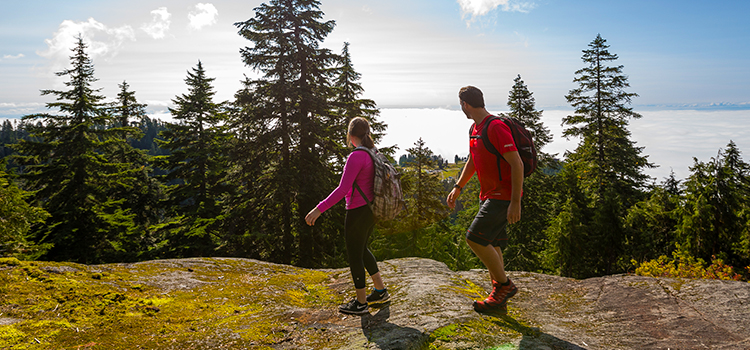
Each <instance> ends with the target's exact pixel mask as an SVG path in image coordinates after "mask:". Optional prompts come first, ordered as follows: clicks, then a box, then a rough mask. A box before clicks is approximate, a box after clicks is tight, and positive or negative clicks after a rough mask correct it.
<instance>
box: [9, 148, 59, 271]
mask: <svg viewBox="0 0 750 350" xmlns="http://www.w3.org/2000/svg"><path fill="white" fill-rule="evenodd" d="M5 163H6V162H5V160H0V222H2V225H0V257H8V256H12V257H16V258H21V259H31V260H33V259H35V258H36V257H38V256H40V255H41V254H43V253H44V252H45V251H46V250H47V249H48V248H49V244H46V245H38V244H36V243H35V242H34V241H33V237H32V232H31V228H32V226H33V225H35V224H38V223H43V222H44V220H45V219H46V218H47V217H48V216H49V214H48V213H47V212H46V211H44V210H43V209H41V208H37V207H33V206H30V205H29V204H28V203H26V197H28V196H29V195H30V193H28V192H27V191H24V190H22V189H20V188H18V186H16V184H15V183H13V181H12V179H11V178H10V176H8V173H6V172H5V171H4V170H3V169H5Z"/></svg>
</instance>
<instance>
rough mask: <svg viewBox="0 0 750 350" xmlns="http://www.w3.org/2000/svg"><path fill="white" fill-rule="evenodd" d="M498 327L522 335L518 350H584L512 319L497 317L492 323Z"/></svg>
mask: <svg viewBox="0 0 750 350" xmlns="http://www.w3.org/2000/svg"><path fill="white" fill-rule="evenodd" d="M492 322H494V323H495V324H497V325H498V326H500V327H503V328H508V329H512V330H514V331H516V332H518V333H521V334H523V338H522V339H521V343H519V344H518V349H519V350H531V349H554V350H558V349H559V350H586V349H585V348H582V347H580V346H578V345H576V344H573V343H570V342H567V341H565V340H562V339H560V338H557V337H555V336H552V335H549V334H547V333H544V332H542V331H540V330H539V328H536V327H529V326H527V325H524V324H522V323H520V322H518V321H516V319H514V318H513V317H510V316H507V315H506V316H498V317H496V318H495V321H492Z"/></svg>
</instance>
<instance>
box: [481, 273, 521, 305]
mask: <svg viewBox="0 0 750 350" xmlns="http://www.w3.org/2000/svg"><path fill="white" fill-rule="evenodd" d="M516 293H518V287H516V285H515V284H513V281H511V280H510V278H508V281H507V282H505V283H504V284H503V283H499V282H497V281H492V294H490V298H491V299H494V300H496V301H497V302H499V303H502V304H505V303H507V302H508V299H510V298H511V297H513V296H514V295H516ZM488 299H489V298H488Z"/></svg>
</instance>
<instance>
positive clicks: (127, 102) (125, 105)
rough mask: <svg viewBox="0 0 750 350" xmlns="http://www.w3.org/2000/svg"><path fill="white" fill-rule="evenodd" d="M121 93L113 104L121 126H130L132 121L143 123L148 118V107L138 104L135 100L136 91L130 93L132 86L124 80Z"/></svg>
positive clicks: (120, 85)
mask: <svg viewBox="0 0 750 350" xmlns="http://www.w3.org/2000/svg"><path fill="white" fill-rule="evenodd" d="M117 86H119V87H120V92H119V93H118V94H117V101H115V102H114V103H113V109H114V113H113V114H114V116H115V118H116V120H117V123H118V124H119V126H128V125H130V124H129V123H130V120H133V119H135V120H137V121H141V120H142V119H143V118H146V105H145V104H142V103H138V100H137V99H136V98H135V91H130V90H129V89H130V85H128V83H127V82H126V81H124V80H123V82H122V84H119V85H117Z"/></svg>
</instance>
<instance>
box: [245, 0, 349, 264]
mask: <svg viewBox="0 0 750 350" xmlns="http://www.w3.org/2000/svg"><path fill="white" fill-rule="evenodd" d="M319 5H320V3H319V2H318V1H316V0H271V1H269V3H268V4H261V5H260V6H259V7H258V8H256V9H255V17H254V18H251V19H249V20H247V21H245V22H240V23H236V24H235V25H236V26H237V27H238V28H239V29H240V30H239V32H240V35H241V36H243V37H244V38H246V39H248V40H249V41H251V42H252V43H253V45H252V47H246V48H243V49H242V50H241V54H242V58H243V61H244V63H245V64H246V65H247V66H249V67H251V68H253V69H255V70H257V71H259V72H260V73H261V74H262V76H261V77H260V78H258V79H249V78H248V79H246V80H245V82H244V88H243V89H242V90H241V91H240V92H239V93H238V94H237V106H238V113H237V114H236V118H235V125H234V127H235V129H236V130H238V133H239V135H240V140H239V143H238V145H237V146H236V147H235V149H234V151H235V157H234V159H235V160H236V164H237V165H238V167H237V173H236V174H235V176H236V179H237V180H236V181H238V182H239V183H243V184H246V185H245V186H243V187H242V188H241V190H242V193H241V196H240V197H239V198H237V199H236V201H235V202H234V203H233V214H232V222H231V227H232V230H233V232H234V233H235V236H236V237H237V238H238V239H241V240H242V241H244V242H246V243H245V245H246V246H247V247H250V249H253V250H254V251H253V252H251V254H259V255H261V256H262V257H264V258H266V259H268V260H271V261H275V262H282V263H296V264H299V265H303V266H319V265H320V264H321V263H323V262H325V261H341V260H343V257H342V254H343V252H342V251H340V250H336V249H333V252H332V249H331V247H332V246H337V245H336V243H335V242H337V241H340V240H338V237H340V235H339V234H338V233H339V232H340V231H341V229H342V227H341V223H342V222H343V217H342V215H343V211H342V210H340V209H336V210H334V209H332V210H331V212H330V213H326V216H327V217H326V219H325V220H323V221H322V222H321V223H320V224H319V225H315V226H314V227H310V226H308V225H306V224H305V222H304V215H305V214H306V213H307V211H309V210H310V209H312V208H313V207H314V206H315V205H317V204H318V202H319V201H320V200H321V199H322V198H325V196H326V195H327V194H328V192H329V191H330V190H331V189H333V188H335V186H336V184H337V183H338V176H339V174H340V169H338V171H336V169H334V168H333V167H332V166H331V164H330V163H329V161H330V160H331V159H334V158H336V157H340V155H341V152H342V150H341V149H340V148H339V147H335V146H332V145H333V143H334V142H338V143H340V142H341V137H340V136H341V133H340V130H332V129H331V126H335V127H338V126H340V125H342V124H343V121H341V120H338V119H336V117H335V114H334V113H333V112H332V111H331V109H332V108H331V100H332V99H333V96H334V90H333V89H332V88H331V77H332V73H333V70H332V69H331V67H332V66H333V65H334V64H335V63H336V62H337V61H338V60H339V57H338V56H337V55H335V54H332V53H331V52H330V50H327V49H322V48H320V47H319V46H320V43H321V42H322V41H323V39H324V38H325V37H326V36H327V35H328V34H329V33H330V32H331V31H332V30H333V27H334V25H335V23H334V22H333V21H325V22H324V21H322V18H323V13H322V12H321V11H320V9H319ZM249 217H252V218H254V220H248V219H247V218H249Z"/></svg>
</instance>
